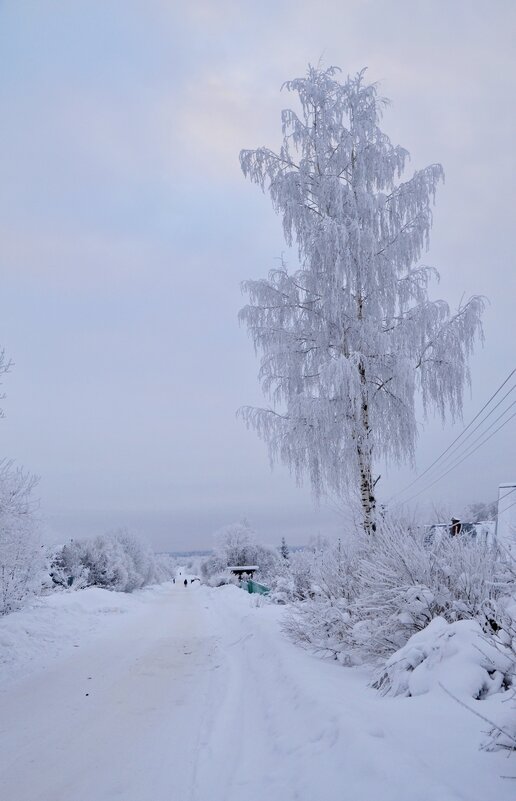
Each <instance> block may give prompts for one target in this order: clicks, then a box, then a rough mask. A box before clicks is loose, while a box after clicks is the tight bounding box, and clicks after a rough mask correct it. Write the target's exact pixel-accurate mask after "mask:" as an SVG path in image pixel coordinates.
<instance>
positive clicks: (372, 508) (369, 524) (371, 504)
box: [357, 446, 376, 534]
mask: <svg viewBox="0 0 516 801" xmlns="http://www.w3.org/2000/svg"><path fill="white" fill-rule="evenodd" d="M357 452H358V466H359V470H360V502H361V504H362V517H363V525H364V531H365V533H366V534H374V532H375V531H376V498H375V496H374V483H373V477H372V473H371V452H370V450H367V449H366V450H365V451H364V449H363V448H361V447H360V446H359V447H358V448H357Z"/></svg>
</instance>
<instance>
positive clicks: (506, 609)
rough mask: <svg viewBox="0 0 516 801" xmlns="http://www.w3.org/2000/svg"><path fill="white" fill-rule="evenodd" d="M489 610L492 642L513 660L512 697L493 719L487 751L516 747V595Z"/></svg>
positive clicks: (513, 564)
mask: <svg viewBox="0 0 516 801" xmlns="http://www.w3.org/2000/svg"><path fill="white" fill-rule="evenodd" d="M510 567H511V569H512V570H513V571H514V572H515V573H516V562H515V561H514V560H511V562H510ZM485 611H486V621H487V623H488V626H489V628H490V630H491V631H492V637H491V639H492V641H493V642H494V644H495V647H496V648H497V649H498V651H499V652H501V653H502V654H503V655H505V654H507V653H508V654H509V656H510V658H511V659H512V662H513V669H512V677H511V678H512V684H513V690H512V696H511V699H510V701H509V703H508V704H507V705H506V709H505V710H504V713H503V714H502V715H501V716H500V717H497V719H496V721H493V725H492V728H491V730H490V731H489V733H488V737H487V739H486V741H485V742H484V748H485V749H486V750H487V751H499V750H501V749H503V750H510V751H514V750H516V689H514V687H515V686H516V594H514V595H512V597H507V598H502V599H501V600H500V601H498V602H493V603H491V604H490V605H489V606H488V608H487V609H486V610H485Z"/></svg>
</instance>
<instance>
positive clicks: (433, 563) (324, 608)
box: [286, 520, 516, 662]
mask: <svg viewBox="0 0 516 801" xmlns="http://www.w3.org/2000/svg"><path fill="white" fill-rule="evenodd" d="M309 582H310V592H309V594H308V599H307V596H306V595H305V599H306V600H302V601H300V602H298V603H296V604H295V605H294V609H293V613H292V615H290V616H289V618H288V620H287V621H286V628H287V630H288V631H289V632H290V634H291V635H292V636H293V637H294V639H295V640H297V641H299V642H302V643H304V644H306V645H310V646H311V647H312V648H314V649H316V650H318V651H321V652H323V653H329V654H333V655H334V656H335V657H337V658H339V659H341V660H342V661H347V662H349V661H355V660H356V659H357V658H362V659H368V660H371V659H372V660H373V661H375V660H377V659H379V658H382V657H388V656H389V655H390V654H392V653H393V652H394V651H396V650H397V649H398V648H401V647H402V646H403V645H405V643H406V642H407V640H408V639H409V638H410V637H411V636H412V635H413V634H415V633H416V632H418V631H421V630H422V629H424V628H425V627H426V626H427V625H428V623H429V622H430V621H431V620H433V619H434V618H436V617H442V618H444V619H445V620H446V621H447V622H449V623H452V622H454V621H457V620H462V619H477V620H478V621H479V622H480V624H481V625H482V626H483V627H484V629H485V630H486V631H487V630H488V629H489V627H490V623H489V611H488V609H489V604H490V603H491V602H494V601H495V600H496V599H497V598H501V597H503V596H504V595H508V594H509V593H510V590H511V587H512V588H513V589H514V587H515V586H516V583H515V581H514V575H513V574H511V570H510V567H509V566H508V564H507V561H506V560H505V559H504V558H503V556H502V555H501V554H500V553H499V551H498V550H497V549H496V548H495V547H493V546H492V545H489V544H487V543H485V542H478V541H475V540H472V539H469V538H466V537H463V538H460V537H459V538H457V537H456V538H447V539H445V540H442V541H439V542H437V541H431V542H428V541H426V540H425V536H424V532H422V531H421V530H419V529H416V528H414V527H410V526H408V525H405V524H403V523H402V522H399V521H398V522H396V521H392V520H391V521H388V520H387V521H386V520H384V521H383V522H382V524H381V526H379V528H378V530H377V532H376V533H375V534H374V535H373V536H365V535H361V536H360V535H358V536H357V535H355V536H354V537H352V538H349V539H348V540H345V541H343V542H342V543H338V544H337V545H333V546H331V547H328V548H326V549H324V550H321V551H319V552H316V553H314V554H313V555H312V557H311V566H310V573H309Z"/></svg>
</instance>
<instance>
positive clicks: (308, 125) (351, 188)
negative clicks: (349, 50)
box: [240, 67, 484, 533]
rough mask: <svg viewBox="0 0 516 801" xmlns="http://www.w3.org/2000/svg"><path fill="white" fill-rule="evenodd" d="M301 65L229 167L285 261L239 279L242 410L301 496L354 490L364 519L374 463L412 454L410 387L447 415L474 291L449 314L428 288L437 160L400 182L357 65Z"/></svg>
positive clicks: (476, 305)
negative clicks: (265, 143)
mask: <svg viewBox="0 0 516 801" xmlns="http://www.w3.org/2000/svg"><path fill="white" fill-rule="evenodd" d="M338 72H339V70H338V69H337V68H334V67H331V68H329V69H326V70H322V69H317V68H312V67H309V69H308V73H307V76H306V77H305V78H301V79H297V80H293V81H289V82H288V83H286V84H285V88H286V89H287V90H288V91H290V92H294V93H296V94H297V95H298V97H299V101H300V113H299V114H298V113H296V112H295V111H292V110H289V109H288V110H285V111H283V113H282V132H283V144H282V146H281V149H280V151H279V153H274V152H273V151H271V150H269V149H268V148H265V147H261V148H259V149H258V150H243V151H242V152H241V154H240V162H241V166H242V170H243V172H244V175H245V176H246V177H248V178H250V179H251V181H253V182H254V183H256V184H258V185H259V186H260V187H261V188H262V190H263V191H267V192H268V193H269V194H270V196H271V199H272V203H273V206H274V209H275V210H276V212H277V213H278V214H280V215H281V217H282V219H283V229H284V234H285V238H286V242H287V244H288V246H289V247H291V246H294V247H296V248H297V252H298V258H299V268H298V269H297V270H294V271H292V272H289V270H288V269H287V266H286V265H285V263H284V262H283V263H282V265H281V267H280V268H279V269H275V270H272V271H271V272H270V273H269V276H268V278H267V279H260V280H255V281H246V282H244V284H243V288H244V291H245V292H247V294H248V296H249V305H247V306H245V307H244V308H243V309H242V310H241V312H240V319H241V320H242V321H243V322H245V323H246V324H247V326H248V329H249V332H250V334H251V336H252V338H253V341H254V345H255V349H256V350H257V351H258V352H260V353H261V366H260V373H259V376H260V379H261V382H262V386H263V390H264V393H265V394H266V396H268V398H269V400H270V401H271V406H270V407H269V408H264V409H263V408H244V409H243V410H241V412H242V414H243V417H244V419H245V421H246V423H247V424H248V425H249V426H251V427H253V428H255V429H256V431H257V433H258V434H259V435H260V436H261V437H262V438H263V439H264V440H266V441H267V443H268V446H269V452H270V456H271V459H272V460H273V461H274V460H276V459H279V460H281V461H283V462H284V463H286V464H287V465H288V466H289V467H290V468H291V470H292V471H293V472H294V473H295V475H296V478H297V479H298V481H300V480H301V478H302V476H303V475H304V474H307V475H308V476H309V478H310V481H311V484H312V487H313V490H314V492H315V495H316V496H320V495H321V494H322V493H324V492H326V491H330V492H331V493H332V494H337V495H338V496H340V497H342V494H343V493H345V492H347V491H348V490H349V488H350V487H356V488H359V492H360V498H361V508H362V513H363V525H364V529H365V530H366V532H368V533H371V532H372V531H374V529H375V505H376V497H375V485H376V482H377V480H378V477H376V476H375V472H374V471H375V465H376V464H377V461H378V460H379V459H381V458H383V459H387V460H394V461H395V462H400V461H404V460H409V461H413V459H414V450H415V443H416V438H417V427H416V417H415V397H416V392H417V391H420V392H421V394H422V399H423V405H424V408H425V412H426V411H428V409H429V408H430V407H434V409H436V410H437V411H438V412H439V414H440V415H441V416H442V418H443V419H444V417H445V413H446V412H449V413H450V414H451V417H452V419H453V418H455V417H456V416H457V415H460V411H461V407H462V396H463V389H464V386H465V384H466V383H467V382H468V381H469V372H468V364H467V359H468V356H469V354H470V353H471V350H472V347H473V344H474V341H475V338H476V337H477V336H480V337H481V336H482V329H481V313H482V309H483V305H484V303H483V300H482V299H481V298H479V297H473V298H471V299H470V300H469V301H468V302H467V303H465V304H464V305H461V307H460V308H459V309H458V310H457V312H455V313H451V312H450V309H449V307H448V304H447V303H446V302H444V301H443V300H434V301H432V300H430V299H429V296H428V291H427V290H428V283H429V281H430V279H431V278H432V277H438V274H437V272H436V271H435V270H433V269H431V268H430V267H427V266H422V265H420V264H419V259H420V257H421V254H422V252H423V251H424V250H425V249H426V248H427V247H428V242H429V233H430V229H431V226H432V210H431V207H432V204H433V202H434V199H435V193H436V188H437V185H438V184H439V182H440V181H441V180H443V169H442V167H441V165H440V164H432V165H430V166H429V167H426V168H425V169H422V170H418V171H417V172H415V173H414V175H413V176H412V177H411V178H410V179H409V180H406V181H403V180H402V174H403V172H404V169H405V166H406V163H407V160H408V157H409V154H408V152H407V151H406V150H404V149H403V148H402V147H399V146H394V145H393V144H392V143H391V141H390V140H389V138H388V137H387V135H386V134H385V133H384V132H383V131H382V130H381V128H380V119H381V112H382V107H383V105H384V104H385V101H384V100H382V99H381V98H379V96H378V94H377V89H376V86H375V85H371V84H367V83H366V82H365V80H364V72H365V71H362V72H360V73H358V74H357V75H356V76H355V77H352V78H348V79H347V80H345V81H344V82H339V81H338V80H337V77H338Z"/></svg>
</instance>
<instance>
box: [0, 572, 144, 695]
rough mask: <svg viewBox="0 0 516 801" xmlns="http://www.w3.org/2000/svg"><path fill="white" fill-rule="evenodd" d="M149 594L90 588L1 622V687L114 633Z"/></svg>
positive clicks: (41, 601) (45, 600) (43, 600)
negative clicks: (114, 626)
mask: <svg viewBox="0 0 516 801" xmlns="http://www.w3.org/2000/svg"><path fill="white" fill-rule="evenodd" d="M148 592H153V593H156V592H159V587H155V588H152V589H150V590H142V591H139V592H136V593H133V594H132V595H129V594H127V593H123V592H112V591H109V590H103V589H100V588H99V587H88V588H87V589H83V590H77V591H75V592H55V593H52V594H51V595H48V596H46V597H40V598H37V599H35V600H34V601H33V602H31V603H30V604H28V605H27V606H25V607H24V608H23V609H21V610H19V611H17V612H13V613H12V614H10V615H6V616H5V617H1V618H0V684H4V683H5V681H7V680H9V679H12V678H18V677H21V676H23V675H26V674H28V673H30V672H32V671H33V670H36V669H40V668H44V667H46V666H47V665H48V664H50V663H51V662H53V661H54V660H55V659H56V657H58V656H60V655H62V654H64V653H66V652H70V651H72V650H73V648H78V647H80V646H81V645H83V644H85V643H86V642H88V641H89V640H91V639H92V638H93V637H94V636H95V635H100V634H109V633H110V631H111V630H112V628H113V625H114V624H115V621H116V620H117V619H119V618H120V615H125V614H127V613H128V612H136V611H137V610H138V609H139V608H140V607H141V604H142V599H144V598H145V594H146V593H148Z"/></svg>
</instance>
